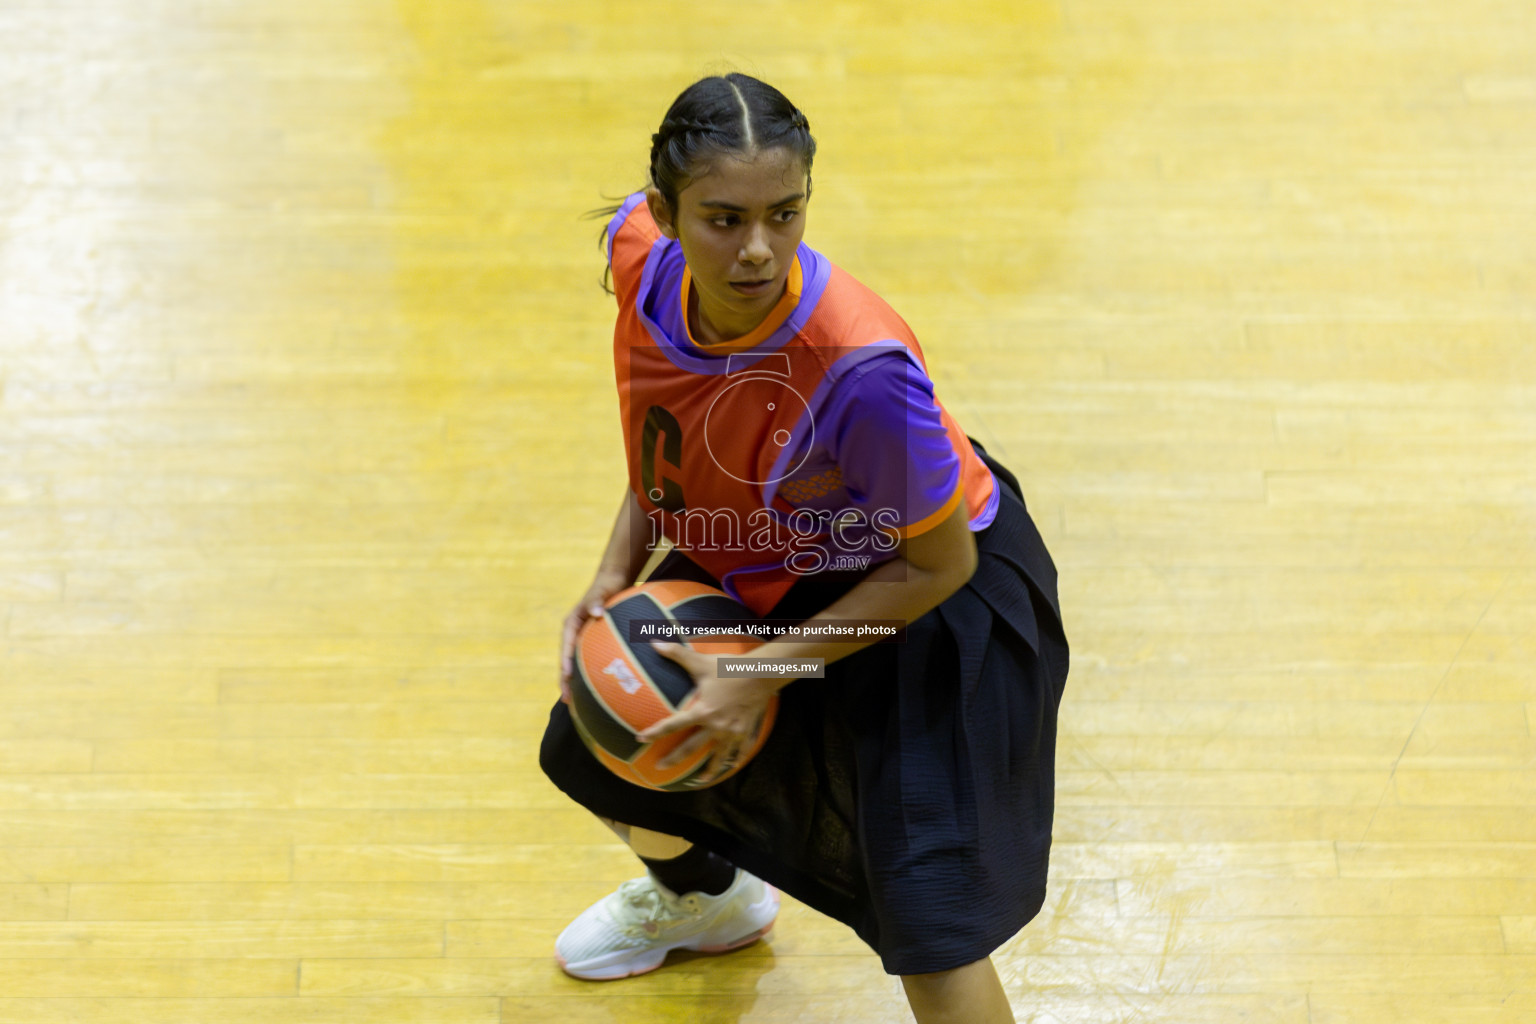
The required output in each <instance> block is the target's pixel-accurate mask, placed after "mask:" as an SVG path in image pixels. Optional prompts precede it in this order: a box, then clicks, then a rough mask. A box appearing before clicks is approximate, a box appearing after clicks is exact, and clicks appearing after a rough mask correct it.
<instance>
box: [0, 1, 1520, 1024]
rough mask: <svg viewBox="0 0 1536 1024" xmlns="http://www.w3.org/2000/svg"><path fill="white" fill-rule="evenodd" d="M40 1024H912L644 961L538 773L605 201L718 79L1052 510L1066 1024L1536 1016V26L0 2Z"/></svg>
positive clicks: (1057, 976) (614, 856)
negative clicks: (760, 111) (616, 952)
mask: <svg viewBox="0 0 1536 1024" xmlns="http://www.w3.org/2000/svg"><path fill="white" fill-rule="evenodd" d="M0 39H3V40H4V46H3V50H0V1022H6V1024H9V1022H16V1024H23V1022H24V1024H56V1022H65V1021H68V1022H88V1024H117V1022H135V1024H138V1022H146V1024H147V1022H157V1024H158V1022H196V1024H215V1022H239V1024H300V1022H302V1024H317V1022H338V1024H340V1022H345V1024H374V1022H378V1024H385V1022H387V1024H397V1022H425V1024H491V1022H508V1024H512V1022H518V1024H522V1022H530V1024H537V1022H541V1021H563V1022H571V1024H590V1022H630V1021H689V1022H695V1021H704V1022H737V1021H740V1022H759V1021H764V1022H766V1021H796V1022H808V1021H829V1022H842V1024H875V1022H878V1024H885V1022H897V1021H903V1020H906V1019H907V1017H906V1012H907V1011H906V1009H905V1005H904V1002H903V1000H902V999H901V996H900V994H899V988H898V987H897V985H896V983H895V982H894V981H893V980H892V979H889V978H887V977H886V976H884V975H883V974H882V973H881V972H880V970H879V966H878V963H877V961H876V960H875V959H874V957H873V956H872V954H870V953H869V952H868V951H867V950H865V949H864V948H863V947H862V946H861V945H860V944H859V943H858V942H857V941H855V940H854V939H853V938H852V937H851V936H850V935H849V934H847V933H846V932H845V930H844V929H842V928H841V927H840V926H837V925H834V924H831V923H829V922H827V921H825V920H822V919H819V918H817V917H815V916H813V915H811V914H810V913H808V912H807V911H805V910H804V908H801V907H797V906H794V905H790V906H789V907H787V909H786V911H785V913H784V915H783V917H782V918H781V920H780V924H779V928H778V930H777V932H776V933H775V935H774V937H773V938H772V940H771V941H769V942H766V943H763V944H760V945H758V946H756V947H754V948H752V949H750V950H747V951H744V952H742V953H739V954H736V955H732V956H729V957H723V958H697V957H696V958H692V959H689V958H686V957H680V958H675V960H674V962H673V963H672V964H670V965H669V966H668V967H667V968H666V969H665V970H662V971H660V972H658V973H656V974H653V975H650V976H648V977H645V978H641V979H636V980H632V981H628V982H624V983H616V984H610V985H591V984H582V983H578V982H575V981H572V980H570V979H567V978H565V977H564V976H562V975H561V974H560V973H559V971H558V969H557V968H556V966H555V964H554V962H553V960H552V958H551V956H550V950H551V943H552V941H553V938H554V936H555V934H556V933H557V932H558V931H559V929H560V928H561V927H562V926H563V925H564V924H565V922H566V921H567V920H568V919H569V918H570V917H571V916H573V915H574V914H575V913H577V912H578V911H579V910H581V909H582V908H583V907H585V906H586V905H587V904H588V903H590V902H591V901H592V900H594V899H596V898H597V897H599V896H600V895H602V894H603V893H605V892H607V891H609V890H610V889H611V888H612V887H613V886H614V885H615V883H617V882H619V881H620V880H622V879H624V878H627V877H630V876H631V875H633V874H635V873H636V865H635V863H634V862H633V861H632V860H631V858H630V857H629V856H628V854H627V853H626V851H625V850H624V849H623V848H622V847H620V846H618V845H616V844H615V843H614V842H613V841H612V840H611V838H610V836H609V834H608V833H607V832H606V831H605V830H604V829H603V828H601V827H600V826H599V825H598V824H597V823H596V822H595V821H593V820H591V819H590V818H589V817H588V816H587V815H586V814H585V813H584V812H582V811H581V810H579V809H578V808H576V807H575V806H574V805H572V804H570V803H568V802H567V801H566V800H565V799H563V798H562V797H561V796H560V794H559V793H557V792H556V791H555V790H554V789H553V788H552V787H551V786H550V785H549V784H548V783H547V782H546V781H545V780H544V778H543V777H542V775H541V774H540V773H539V771H538V768H537V765H536V763H535V751H536V745H537V741H538V738H539V735H540V731H541V727H542V723H543V721H544V718H545V714H546V710H547V707H548V705H549V703H550V701H551V700H552V699H553V697H554V695H555V692H556V685H555V654H556V640H555V633H556V626H557V623H558V622H559V620H560V618H561V616H562V615H563V613H564V612H565V610H566V607H567V606H568V604H569V603H570V602H572V601H573V600H574V599H575V597H576V596H577V594H578V593H579V592H580V591H581V589H582V588H583V586H584V584H585V583H586V580H587V577H588V574H589V573H590V572H591V570H592V568H593V566H594V564H595V560H596V558H597V555H598V552H599V548H600V544H601V541H602V538H603V531H604V529H605V527H606V525H607V522H608V518H609V516H610V515H611V513H612V510H613V507H614V505H615V502H616V497H617V494H618V493H619V491H620V488H621V486H622V478H621V460H620V456H619V438H618V428H617V422H616V415H615V400H614V397H613V394H612V384H611V380H610V366H609V355H608V344H609V341H608V338H609V328H610V323H611V315H612V305H611V300H608V299H607V298H606V297H605V296H604V295H603V294H602V293H601V292H600V291H599V290H598V286H597V279H598V276H599V270H600V262H599V253H598V249H597V247H596V244H595V243H596V234H597V226H596V225H595V224H594V223H592V222H589V221H584V220H582V219H581V218H580V214H581V213H582V212H583V211H584V210H588V209H590V208H592V207H595V206H598V205H599V204H600V203H601V202H602V201H603V197H604V196H605V195H607V196H616V195H619V194H621V193H623V192H625V191H627V190H629V189H631V188H633V187H635V186H637V185H638V184H639V183H640V181H641V176H642V174H643V170H644V166H645V154H646V150H647V146H648V139H649V133H650V132H651V131H653V130H654V129H655V126H656V124H657V123H658V121H659V120H660V117H661V114H662V112H663V111H664V109H665V107H666V106H667V104H668V103H669V102H670V101H671V99H672V97H673V96H674V95H675V94H676V93H677V92H678V90H680V89H681V88H682V87H683V86H684V85H686V84H687V83H688V82H690V81H691V80H693V79H694V78H695V77H697V76H698V75H700V74H703V73H707V72H711V71H717V70H721V69H731V68H737V69H742V70H747V71H751V72H755V73H758V74H761V75H762V76H764V77H766V78H768V79H770V80H771V81H773V82H775V83H776V84H778V85H780V86H781V87H782V88H783V89H784V90H785V91H786V92H787V93H788V94H789V95H790V96H791V97H792V98H795V99H796V100H797V101H798V102H799V103H800V104H801V105H802V106H803V107H804V108H805V110H806V111H807V112H808V114H809V116H810V119H811V122H812V125H813V127H814V129H815V130H816V133H817V135H818V138H819V140H820V144H821V147H822V148H821V156H820V158H819V159H818V162H817V167H816V171H817V174H816V195H815V200H814V202H813V204H812V207H811V220H810V222H809V224H810V226H809V234H808V240H809V241H810V242H811V243H812V244H814V245H816V246H817V247H819V248H821V249H822V250H823V251H824V252H826V253H828V254H829V255H831V256H832V257H833V258H834V259H836V260H838V261H839V262H840V263H841V264H842V265H844V266H845V267H847V268H848V269H849V270H851V271H852V272H853V273H855V274H856V275H858V276H859V277H861V278H863V279H864V280H865V281H866V282H868V283H870V284H871V285H873V286H874V287H875V288H876V289H877V290H879V291H880V292H882V293H883V294H884V295H885V296H886V297H887V298H888V299H889V300H890V301H891V302H892V303H893V304H894V305H895V306H896V307H897V308H898V309H899V310H901V311H902V312H903V313H904V314H905V315H906V316H907V318H908V319H909V321H910V322H911V323H912V324H913V326H914V327H915V328H916V330H917V332H918V334H919V336H920V337H921V338H922V339H923V341H924V344H925V346H926V348H927V351H928V353H929V356H930V359H931V361H932V363H933V365H934V368H935V375H936V378H937V381H938V384H939V387H940V389H941V391H940V393H941V397H942V398H943V399H944V400H945V401H946V403H947V404H948V406H949V408H950V409H951V411H953V412H954V413H955V414H956V415H957V417H958V418H959V419H960V420H961V422H962V423H963V424H964V425H965V426H966V427H967V428H968V429H969V430H970V432H971V433H973V434H974V435H975V436H977V437H978V438H980V439H982V440H983V441H984V442H985V443H986V444H988V445H989V447H991V448H992V449H993V450H994V451H995V452H997V453H999V454H1000V455H1001V456H1002V457H1003V458H1004V460H1005V461H1006V462H1008V463H1009V464H1011V465H1012V466H1013V467H1014V468H1015V469H1017V470H1018V471H1019V474H1020V476H1021V477H1022V478H1023V480H1024V482H1025V484H1026V487H1027V490H1028V496H1029V499H1030V502H1031V505H1032V508H1033V510H1034V512H1035V514H1036V516H1037V518H1038V520H1039V522H1040V524H1041V527H1042V530H1043V532H1044V533H1045V535H1046V538H1047V541H1048V542H1049V543H1050V545H1051V547H1052V549H1053V551H1054V553H1055V555H1056V557H1057V560H1058V562H1059V564H1060V566H1061V570H1062V582H1063V587H1064V599H1065V604H1066V608H1067V610H1068V614H1069V622H1068V625H1069V632H1070V634H1071V636H1072V639H1073V642H1074V668H1073V674H1072V679H1071V683H1070V687H1069V695H1068V698H1067V701H1066V704H1065V706H1064V716H1065V717H1064V723H1065V724H1064V729H1065V731H1064V734H1063V736H1062V739H1061V746H1060V754H1059V763H1060V769H1061V777H1060V810H1059V815H1058V819H1057V825H1056V836H1057V844H1058V845H1057V847H1056V852H1055V858H1054V865H1053V866H1054V886H1053V889H1052V892H1051V896H1050V899H1049V903H1048V908H1047V911H1046V913H1045V914H1044V915H1043V916H1042V917H1041V918H1040V919H1039V920H1038V921H1036V922H1035V923H1034V924H1033V925H1031V926H1030V927H1029V928H1028V929H1026V930H1025V931H1024V932H1023V933H1022V934H1021V935H1020V936H1019V937H1018V938H1017V939H1015V940H1014V941H1013V942H1011V943H1009V944H1008V945H1007V946H1006V947H1005V948H1004V949H1003V950H1001V951H1000V953H999V954H998V963H999V965H1000V968H1001V971H1002V974H1003V976H1004V978H1005V981H1006V983H1007V986H1008V990H1009V993H1010V995H1011V997H1012V999H1013V1001H1014V1005H1015V1007H1016V1010H1017V1012H1018V1015H1019V1019H1020V1021H1028V1022H1035V1024H1056V1022H1073V1024H1077V1022H1081V1024H1121V1022H1123V1024H1131V1022H1168V1024H1199V1022H1218V1021H1222V1022H1225V1021H1247V1022H1251V1024H1302V1022H1307V1024H1344V1022H1390V1024H1396V1022H1409V1024H1439V1022H1446V1024H1529V1022H1532V1021H1536V741H1533V738H1532V730H1533V726H1536V667H1533V665H1536V632H1533V625H1536V543H1533V538H1536V299H1533V296H1536V170H1533V168H1536V71H1533V69H1536V8H1533V7H1532V5H1531V4H1530V3H1529V0H1466V2H1464V3H1458V4H1450V3H1439V4H1436V3H1429V2H1425V0H1406V2H1405V0H1390V2H1389V0H1363V2H1361V3H1355V4H1343V5H1341V4H1338V3H1336V2H1333V0H1284V2H1280V0H1255V2H1251V3H1242V4H1232V3H1227V2H1222V0H1172V2H1170V3H1164V4H1149V3H1141V2H1139V0H1022V2H1009V3H1005V2H1001V0H989V2H978V3H969V4H941V3H934V2H914V3H903V4H879V3H857V2H854V3H841V2H836V3H827V2H810V0H804V2H802V0H783V2H772V3H765V4H758V5H726V4H681V3H679V4H670V3H655V4H639V3H633V4H631V3H603V2H598V0H566V2H561V3H553V2H539V3H536V2H500V3H496V2H486V0H398V2H396V3H385V2H382V0H377V2H365V0H318V2H316V0H310V2H299V0H246V2H235V0H143V2H139V0H135V2H129V0H0Z"/></svg>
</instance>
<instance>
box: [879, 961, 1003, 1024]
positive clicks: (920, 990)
mask: <svg viewBox="0 0 1536 1024" xmlns="http://www.w3.org/2000/svg"><path fill="white" fill-rule="evenodd" d="M901 984H902V987H903V988H905V989H906V990H907V1002H909V1003H911V1004H912V1015H913V1016H914V1017H916V1018H917V1024H1014V1018H1013V1009H1012V1008H1011V1007H1010V1006H1009V1005H1008V996H1007V994H1006V993H1004V992H1003V983H1002V981H1001V980H1000V979H999V978H998V976H997V970H996V969H995V968H994V967H993V966H992V961H991V959H990V958H989V959H986V960H977V961H976V962H975V963H971V964H966V965H965V966H964V967H957V968H955V969H954V970H952V971H940V972H938V973H937V974H904V975H902V978H901Z"/></svg>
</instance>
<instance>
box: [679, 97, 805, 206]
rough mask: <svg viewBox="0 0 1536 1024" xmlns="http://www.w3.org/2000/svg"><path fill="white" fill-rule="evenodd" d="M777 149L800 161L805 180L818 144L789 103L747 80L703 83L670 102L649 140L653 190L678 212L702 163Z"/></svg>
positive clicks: (800, 114)
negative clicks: (680, 199)
mask: <svg viewBox="0 0 1536 1024" xmlns="http://www.w3.org/2000/svg"><path fill="white" fill-rule="evenodd" d="M780 147H783V148H786V149H788V150H790V151H791V152H792V153H794V154H795V155H796V156H798V157H799V158H800V159H801V161H802V162H803V163H804V164H805V174H806V178H807V179H809V178H810V174H811V161H812V160H813V159H814V158H815V156H816V140H815V139H814V138H812V137H811V126H810V122H808V121H807V120H806V119H805V115H804V114H802V113H801V112H800V110H799V108H797V107H796V106H795V105H794V104H793V103H791V102H790V101H789V98H788V97H786V96H785V95H784V94H783V93H781V92H779V90H777V89H775V88H774V87H773V86H771V85H769V84H768V83H767V82H763V81H760V80H758V79H756V78H753V77H752V76H750V75H743V74H740V73H732V74H729V75H718V76H714V77H711V78H705V79H701V80H700V81H697V82H695V83H694V84H693V85H690V86H689V87H688V88H687V89H684V90H683V92H682V95H680V96H678V97H677V99H676V100H674V101H673V102H672V106H671V108H670V109H669V110H668V111H667V116H666V117H665V118H663V119H662V122H661V127H660V129H658V130H657V132H656V134H654V135H652V136H651V168H650V169H651V184H652V185H654V186H655V187H656V190H657V191H659V192H660V193H661V195H662V198H663V199H665V200H666V201H667V205H668V206H672V207H676V206H677V197H678V193H680V192H682V190H683V189H684V188H686V187H687V186H688V182H689V180H690V179H691V177H692V175H693V173H694V172H695V171H696V170H697V169H698V168H699V166H700V165H701V164H702V163H703V162H704V161H706V160H708V159H710V158H711V157H714V156H718V155H721V154H725V153H752V152H756V151H761V150H765V149H777V148H780ZM806 191H807V192H809V191H810V190H809V187H807V190H806Z"/></svg>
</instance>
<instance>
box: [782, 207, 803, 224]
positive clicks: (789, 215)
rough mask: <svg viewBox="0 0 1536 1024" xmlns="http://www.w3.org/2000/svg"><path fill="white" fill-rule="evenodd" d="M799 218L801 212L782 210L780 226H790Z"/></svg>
mask: <svg viewBox="0 0 1536 1024" xmlns="http://www.w3.org/2000/svg"><path fill="white" fill-rule="evenodd" d="M798 216H800V211H799V210H780V211H779V223H780V224H788V223H789V222H790V221H792V220H794V219H795V218H796V217H798Z"/></svg>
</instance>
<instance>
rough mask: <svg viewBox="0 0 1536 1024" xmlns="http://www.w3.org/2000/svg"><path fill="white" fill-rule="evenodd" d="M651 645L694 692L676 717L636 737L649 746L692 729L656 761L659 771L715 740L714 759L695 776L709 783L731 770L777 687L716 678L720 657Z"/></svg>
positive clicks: (764, 682) (761, 681)
mask: <svg viewBox="0 0 1536 1024" xmlns="http://www.w3.org/2000/svg"><path fill="white" fill-rule="evenodd" d="M651 646H652V647H654V648H655V649H656V651H657V653H659V654H662V655H664V656H666V657H668V658H670V659H672V660H673V661H675V662H677V663H678V664H679V665H681V666H682V667H683V668H685V669H687V671H688V674H689V675H690V676H692V677H693V685H694V687H695V689H694V693H693V697H692V699H690V700H689V701H688V703H687V704H685V705H684V706H683V707H682V708H681V709H680V710H679V711H678V712H677V713H676V714H674V715H672V716H671V717H670V718H665V719H663V720H661V721H660V722H657V723H656V724H655V725H653V726H651V727H650V728H649V729H646V730H645V731H644V732H641V733H639V734H638V735H637V737H636V738H637V739H639V740H640V742H642V743H649V742H651V741H652V740H655V739H659V738H661V737H662V736H667V735H670V734H671V733H674V732H680V731H682V730H684V729H689V728H693V729H696V730H697V731H696V732H695V733H694V735H692V736H690V737H689V738H688V739H687V740H684V741H683V742H682V743H681V744H679V745H678V747H677V749H676V750H674V751H672V753H670V754H668V755H667V756H666V758H665V759H663V760H662V761H661V762H659V763H658V767H661V768H670V767H672V766H673V765H675V764H678V763H679V762H681V761H684V760H687V759H688V758H690V757H692V756H693V755H694V754H695V753H696V752H697V751H698V750H699V748H700V747H702V746H704V745H705V744H708V743H710V742H714V743H716V744H718V746H717V747H716V750H715V755H714V757H712V758H711V759H710V763H709V765H708V766H707V767H706V768H705V770H704V774H702V775H701V776H699V785H701V786H702V785H708V784H709V783H711V782H714V781H715V780H716V779H717V778H719V777H720V776H721V775H723V774H724V773H725V772H728V771H730V770H731V769H732V768H734V767H735V766H736V764H737V761H738V759H739V758H740V757H741V751H742V749H743V748H744V747H745V746H746V744H747V741H748V739H749V738H750V737H751V735H752V733H753V731H754V730H755V729H756V728H757V723H758V722H759V721H761V720H762V717H763V713H764V712H765V711H766V710H767V708H768V702H769V700H771V699H772V697H773V695H774V693H776V692H777V687H776V686H775V685H774V683H773V681H772V680H769V679H761V678H755V677H751V676H746V677H742V678H735V677H733V678H730V679H721V678H720V677H719V671H718V669H717V666H716V662H717V661H718V660H719V658H720V657H721V655H718V654H706V653H705V652H703V651H697V650H694V649H693V648H691V647H687V646H685V645H683V644H677V643H665V642H657V643H653V644H652V645H651Z"/></svg>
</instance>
